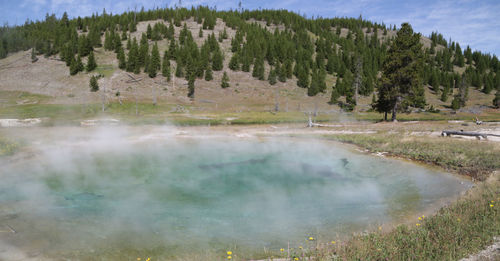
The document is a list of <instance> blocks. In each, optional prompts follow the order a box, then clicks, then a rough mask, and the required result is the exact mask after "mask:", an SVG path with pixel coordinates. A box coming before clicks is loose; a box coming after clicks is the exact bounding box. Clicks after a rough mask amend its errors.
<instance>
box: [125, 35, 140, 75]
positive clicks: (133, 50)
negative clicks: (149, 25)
mask: <svg viewBox="0 0 500 261" xmlns="http://www.w3.org/2000/svg"><path fill="white" fill-rule="evenodd" d="M138 55H139V46H138V45H137V40H136V39H135V38H134V41H133V43H132V46H131V47H130V51H129V52H128V59H127V72H136V71H137V72H138V71H139V64H138V61H137V59H138Z"/></svg>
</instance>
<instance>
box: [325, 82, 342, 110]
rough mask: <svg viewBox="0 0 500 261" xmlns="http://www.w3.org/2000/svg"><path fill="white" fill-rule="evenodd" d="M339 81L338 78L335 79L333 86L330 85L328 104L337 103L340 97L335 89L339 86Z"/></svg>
mask: <svg viewBox="0 0 500 261" xmlns="http://www.w3.org/2000/svg"><path fill="white" fill-rule="evenodd" d="M340 81H341V80H340V79H337V82H336V83H335V86H333V87H332V95H331V96H330V102H328V103H329V104H337V103H338V99H339V98H340V94H339V91H338V89H337V86H339V85H340V84H341V83H340Z"/></svg>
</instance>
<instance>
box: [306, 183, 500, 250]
mask: <svg viewBox="0 0 500 261" xmlns="http://www.w3.org/2000/svg"><path fill="white" fill-rule="evenodd" d="M499 200H500V182H499V180H498V177H497V179H496V180H495V181H493V182H491V183H483V184H481V185H479V187H478V188H476V189H474V191H472V192H471V193H470V195H469V196H467V197H466V198H465V199H462V200H459V201H458V202H456V203H454V204H452V205H451V206H449V207H445V208H443V209H441V210H440V211H439V212H438V213H437V214H436V215H434V216H432V217H426V218H423V219H422V220H418V219H415V221H414V223H413V224H412V225H400V226H398V227H397V228H396V229H394V230H393V231H391V232H389V233H379V232H374V233H370V234H369V235H365V236H358V237H354V238H352V239H351V240H349V241H347V242H345V244H341V245H339V246H336V247H328V248H326V249H323V250H320V251H318V252H317V253H315V255H316V256H318V257H325V256H330V257H338V258H339V259H344V260H458V259H460V258H463V257H466V256H468V255H470V254H472V253H476V252H479V251H480V250H481V249H483V248H485V247H486V246H488V245H489V244H491V243H492V241H493V238H494V237H495V236H498V235H499V234H500V208H499V207H500V205H498V201H499ZM417 224H418V225H417ZM332 259H333V258H332ZM332 259H320V260H332Z"/></svg>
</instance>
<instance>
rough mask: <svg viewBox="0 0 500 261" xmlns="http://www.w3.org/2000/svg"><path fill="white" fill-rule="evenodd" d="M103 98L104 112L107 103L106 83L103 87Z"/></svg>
mask: <svg viewBox="0 0 500 261" xmlns="http://www.w3.org/2000/svg"><path fill="white" fill-rule="evenodd" d="M101 97H102V98H101V100H102V112H104V109H105V106H104V105H105V103H106V85H105V84H104V85H103V89H102V95H101Z"/></svg>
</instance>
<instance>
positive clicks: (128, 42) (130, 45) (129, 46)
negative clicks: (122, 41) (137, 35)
mask: <svg viewBox="0 0 500 261" xmlns="http://www.w3.org/2000/svg"><path fill="white" fill-rule="evenodd" d="M131 47H132V41H131V40H130V38H128V40H127V50H130V48H131Z"/></svg>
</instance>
